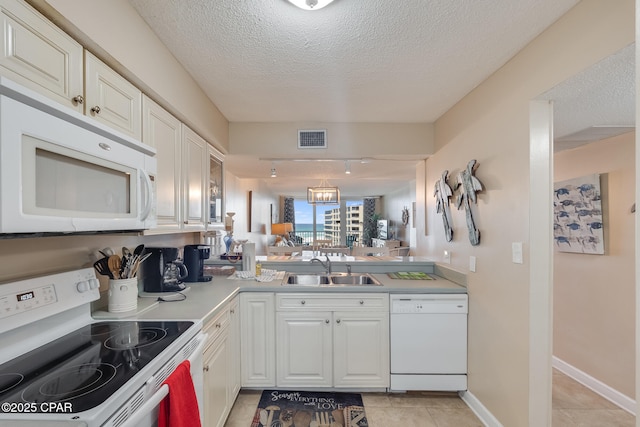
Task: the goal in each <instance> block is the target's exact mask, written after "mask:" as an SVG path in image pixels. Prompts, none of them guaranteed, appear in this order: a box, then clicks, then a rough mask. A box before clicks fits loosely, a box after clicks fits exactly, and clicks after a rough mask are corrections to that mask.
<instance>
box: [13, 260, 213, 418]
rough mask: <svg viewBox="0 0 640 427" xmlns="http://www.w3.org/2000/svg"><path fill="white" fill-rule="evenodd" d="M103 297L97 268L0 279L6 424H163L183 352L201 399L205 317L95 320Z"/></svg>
mask: <svg viewBox="0 0 640 427" xmlns="http://www.w3.org/2000/svg"><path fill="white" fill-rule="evenodd" d="M99 297H100V295H99V282H98V280H97V279H96V276H95V273H94V271H93V269H92V268H86V269H81V270H75V271H70V272H65V273H60V274H53V275H49V276H42V277H36V278H32V279H26V280H20V281H16V282H12V283H5V284H1V285H0V343H2V345H1V346H0V421H1V422H0V424H1V425H3V426H7V427H13V426H16V427H18V426H19V427H27V426H29V427H30V426H38V427H49V426H52V427H53V426H60V425H64V426H71V427H85V426H86V427H132V426H135V427H151V426H155V425H156V423H157V411H158V409H157V408H158V404H159V402H160V401H161V400H162V399H163V398H164V396H166V395H167V393H168V386H167V385H163V382H164V380H165V379H166V378H167V377H168V376H169V375H170V374H171V373H172V372H173V371H174V369H175V368H176V367H177V366H178V365H179V364H180V363H182V362H183V361H184V360H189V361H190V362H191V373H192V378H193V381H194V385H195V388H196V394H197V395H198V398H199V400H200V399H201V396H202V347H203V346H204V342H205V338H206V337H205V336H204V335H203V334H202V333H201V329H202V324H201V322H199V321H167V320H157V321H151V320H145V321H136V320H110V321H99V322H97V321H94V319H93V318H92V317H91V302H92V301H95V300H97V299H98V298H99ZM200 402H201V400H200ZM199 407H200V413H201V417H202V405H201V404H200V405H199Z"/></svg>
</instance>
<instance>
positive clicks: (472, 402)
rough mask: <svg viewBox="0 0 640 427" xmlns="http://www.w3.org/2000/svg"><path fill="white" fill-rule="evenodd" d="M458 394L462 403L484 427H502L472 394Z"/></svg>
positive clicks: (463, 392)
mask: <svg viewBox="0 0 640 427" xmlns="http://www.w3.org/2000/svg"><path fill="white" fill-rule="evenodd" d="M458 394H459V395H460V398H461V399H462V401H463V402H464V403H466V404H467V406H468V407H469V408H470V409H471V410H472V411H473V413H474V414H476V417H478V419H479V420H480V421H481V422H482V424H484V425H485V427H503V425H502V424H500V421H498V419H497V418H496V417H494V416H493V414H492V413H491V411H489V410H488V409H487V408H486V407H485V406H484V405H483V404H482V402H480V401H479V400H478V399H477V398H476V397H475V396H474V395H473V393H471V392H469V391H461V392H459V393H458Z"/></svg>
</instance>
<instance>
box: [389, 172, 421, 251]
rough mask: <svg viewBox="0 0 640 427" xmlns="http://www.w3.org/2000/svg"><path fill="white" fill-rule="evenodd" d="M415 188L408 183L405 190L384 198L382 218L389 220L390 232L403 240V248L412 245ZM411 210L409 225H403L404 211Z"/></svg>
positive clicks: (395, 237) (397, 238)
mask: <svg viewBox="0 0 640 427" xmlns="http://www.w3.org/2000/svg"><path fill="white" fill-rule="evenodd" d="M414 195H415V186H414V185H413V182H411V183H407V186H406V187H405V188H402V189H399V190H397V191H394V192H393V193H389V194H385V195H384V197H383V200H382V202H383V207H382V217H383V218H385V219H388V220H389V231H390V232H393V233H394V234H395V236H394V239H396V240H401V241H402V245H403V246H410V244H411V228H412V222H411V221H412V217H411V216H412V215H413V212H412V203H413V201H414V200H415V196H414ZM405 207H406V208H407V209H408V210H409V224H408V225H406V226H405V225H403V224H402V209H404V208H405Z"/></svg>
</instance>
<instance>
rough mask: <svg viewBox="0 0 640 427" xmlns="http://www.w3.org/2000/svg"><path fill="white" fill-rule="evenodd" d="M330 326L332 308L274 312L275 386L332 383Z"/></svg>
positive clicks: (324, 385) (318, 385)
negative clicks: (330, 310)
mask: <svg viewBox="0 0 640 427" xmlns="http://www.w3.org/2000/svg"><path fill="white" fill-rule="evenodd" d="M331 327H332V325H331V312H314V313H299V312H296V313H290V312H278V313H276V372H277V377H278V379H277V386H278V387H287V386H303V387H331V384H332V378H331V370H332V358H333V354H332V345H331V335H332V333H331Z"/></svg>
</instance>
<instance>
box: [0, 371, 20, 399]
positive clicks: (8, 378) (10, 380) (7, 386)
mask: <svg viewBox="0 0 640 427" xmlns="http://www.w3.org/2000/svg"><path fill="white" fill-rule="evenodd" d="M23 379H24V375H22V374H17V373H10V374H0V394H1V393H4V392H5V391H9V390H11V389H12V388H14V387H15V386H17V385H18V384H20V383H21V382H22V380H23Z"/></svg>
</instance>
